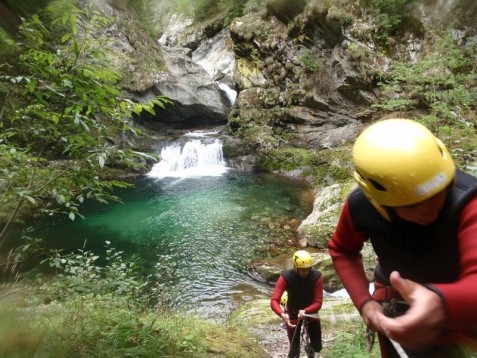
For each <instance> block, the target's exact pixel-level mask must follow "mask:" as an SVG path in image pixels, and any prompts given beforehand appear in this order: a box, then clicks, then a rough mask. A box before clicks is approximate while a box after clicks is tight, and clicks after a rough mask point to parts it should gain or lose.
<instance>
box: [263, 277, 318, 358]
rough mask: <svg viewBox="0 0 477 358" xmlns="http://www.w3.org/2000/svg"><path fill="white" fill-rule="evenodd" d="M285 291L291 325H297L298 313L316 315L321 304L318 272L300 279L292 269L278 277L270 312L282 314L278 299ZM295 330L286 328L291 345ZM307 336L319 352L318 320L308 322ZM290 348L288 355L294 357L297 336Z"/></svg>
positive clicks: (297, 349) (297, 343)
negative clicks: (303, 312) (301, 311)
mask: <svg viewBox="0 0 477 358" xmlns="http://www.w3.org/2000/svg"><path fill="white" fill-rule="evenodd" d="M285 291H287V293H288V300H287V305H286V313H287V314H288V315H289V317H290V321H291V323H292V324H297V316H298V311H300V310H303V309H304V310H305V313H317V312H318V311H319V309H320V308H321V305H322V304H323V276H322V275H321V273H320V271H318V270H315V269H313V268H312V269H311V270H310V274H309V275H308V276H307V277H306V278H303V277H300V276H299V275H298V274H297V273H296V272H295V270H294V269H290V270H287V271H285V272H283V274H282V275H281V276H280V277H279V279H278V281H277V283H276V285H275V290H274V291H273V294H272V298H271V300H270V306H271V308H272V310H273V311H274V312H275V313H276V314H277V315H279V316H281V314H282V309H281V307H280V298H281V297H282V294H283V292H285ZM297 328H299V327H297ZM294 331H295V329H294V328H292V327H287V334H288V340H289V342H290V343H292V339H293V334H294ZM308 334H309V337H310V343H311V346H312V347H313V349H314V350H315V352H319V351H321V322H320V320H310V322H309V324H308ZM293 343H294V345H293V346H292V347H290V355H289V356H292V357H294V356H295V355H296V354H297V351H298V352H299V349H300V346H299V343H300V337H299V336H298V337H297V339H295V342H293Z"/></svg>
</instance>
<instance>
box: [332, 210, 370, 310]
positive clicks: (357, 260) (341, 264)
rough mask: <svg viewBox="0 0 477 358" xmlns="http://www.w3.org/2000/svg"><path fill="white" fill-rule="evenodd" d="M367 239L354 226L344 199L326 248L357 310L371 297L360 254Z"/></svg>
mask: <svg viewBox="0 0 477 358" xmlns="http://www.w3.org/2000/svg"><path fill="white" fill-rule="evenodd" d="M367 239H368V237H367V235H365V234H364V233H362V232H359V231H357V230H356V229H355V228H354V226H353V222H352V220H351V214H350V211H349V206H348V201H346V202H345V204H344V207H343V210H342V212H341V215H340V218H339V221H338V225H337V227H336V230H335V232H334V234H333V237H332V238H331V241H330V242H329V243H328V249H329V253H330V255H331V259H332V260H333V265H334V267H335V270H336V272H337V273H338V276H339V277H340V279H341V282H342V283H343V286H344V287H345V289H346V291H348V294H349V295H350V297H351V300H352V301H353V304H354V305H355V307H356V308H357V309H358V310H359V311H361V308H362V306H363V304H364V303H366V302H367V301H369V300H371V299H372V297H371V295H370V293H369V282H368V279H367V277H366V274H365V271H364V266H363V260H362V256H361V249H362V248H363V244H364V242H365V241H366V240H367Z"/></svg>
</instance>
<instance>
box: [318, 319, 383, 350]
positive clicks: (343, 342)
mask: <svg viewBox="0 0 477 358" xmlns="http://www.w3.org/2000/svg"><path fill="white" fill-rule="evenodd" d="M347 328H348V330H342V331H340V333H339V334H338V337H337V339H336V340H335V344H334V345H333V346H332V347H331V348H329V349H327V352H326V357H330V358H341V357H352V358H373V357H375V358H378V357H380V356H381V355H380V353H379V348H378V347H377V346H378V344H377V337H376V343H375V345H374V346H373V349H372V351H371V352H369V353H368V352H367V351H366V342H365V340H364V327H363V326H362V325H360V326H359V327H354V328H355V329H353V327H351V326H349V327H347ZM357 330H358V331H359V332H360V334H356V332H357Z"/></svg>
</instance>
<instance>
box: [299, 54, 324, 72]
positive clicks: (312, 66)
mask: <svg viewBox="0 0 477 358" xmlns="http://www.w3.org/2000/svg"><path fill="white" fill-rule="evenodd" d="M300 62H301V63H302V65H303V67H304V68H305V71H307V72H310V73H317V72H318V71H319V70H320V69H321V68H322V67H323V64H322V63H321V60H320V59H319V57H318V56H317V55H316V54H315V53H313V52H311V51H306V52H304V53H303V54H302V55H301V56H300Z"/></svg>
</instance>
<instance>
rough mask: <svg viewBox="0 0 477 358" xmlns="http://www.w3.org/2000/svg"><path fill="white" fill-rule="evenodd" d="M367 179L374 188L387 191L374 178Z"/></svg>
mask: <svg viewBox="0 0 477 358" xmlns="http://www.w3.org/2000/svg"><path fill="white" fill-rule="evenodd" d="M369 181H370V182H371V184H373V186H374V188H375V189H376V190H379V191H387V190H386V188H385V187H384V186H382V185H381V184H379V183H378V182H377V181H376V180H373V179H369Z"/></svg>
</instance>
